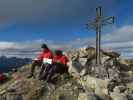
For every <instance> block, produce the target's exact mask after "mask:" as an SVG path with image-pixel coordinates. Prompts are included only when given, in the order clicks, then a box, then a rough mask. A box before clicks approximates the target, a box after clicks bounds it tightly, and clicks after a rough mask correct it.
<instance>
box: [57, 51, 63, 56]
mask: <svg viewBox="0 0 133 100" xmlns="http://www.w3.org/2000/svg"><path fill="white" fill-rule="evenodd" d="M55 55H57V56H61V55H63V52H62V50H55Z"/></svg>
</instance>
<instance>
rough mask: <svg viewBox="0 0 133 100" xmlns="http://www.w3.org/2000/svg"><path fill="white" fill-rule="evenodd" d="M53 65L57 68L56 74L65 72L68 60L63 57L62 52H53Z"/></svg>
mask: <svg viewBox="0 0 133 100" xmlns="http://www.w3.org/2000/svg"><path fill="white" fill-rule="evenodd" d="M53 63H54V64H56V65H58V66H59V67H58V68H57V69H58V72H61V73H64V72H67V69H68V67H67V63H68V58H67V57H66V56H65V55H63V52H62V50H56V51H55V55H54V57H53Z"/></svg>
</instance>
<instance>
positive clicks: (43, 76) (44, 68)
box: [39, 64, 51, 80]
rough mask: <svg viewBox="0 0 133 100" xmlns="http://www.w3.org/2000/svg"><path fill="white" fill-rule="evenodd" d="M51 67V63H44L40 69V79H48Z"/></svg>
mask: <svg viewBox="0 0 133 100" xmlns="http://www.w3.org/2000/svg"><path fill="white" fill-rule="evenodd" d="M50 67H51V65H50V64H43V66H42V68H41V71H40V75H39V76H40V77H39V79H40V80H42V79H43V80H45V79H46V77H47V75H48V72H49V70H50Z"/></svg>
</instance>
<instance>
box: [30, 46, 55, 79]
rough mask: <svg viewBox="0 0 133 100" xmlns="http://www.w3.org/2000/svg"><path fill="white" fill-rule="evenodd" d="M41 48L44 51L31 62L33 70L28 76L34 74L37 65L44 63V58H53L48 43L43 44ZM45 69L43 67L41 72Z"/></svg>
mask: <svg viewBox="0 0 133 100" xmlns="http://www.w3.org/2000/svg"><path fill="white" fill-rule="evenodd" d="M41 48H42V49H43V50H42V52H41V53H40V54H39V55H38V57H37V58H36V59H35V60H34V61H33V62H32V64H31V72H30V75H29V76H28V78H30V77H32V76H33V74H34V70H35V67H36V66H41V65H42V63H43V59H53V53H52V51H51V50H50V49H49V48H48V46H47V45H46V44H42V46H41ZM43 70H44V68H42V69H41V72H40V74H42V72H43Z"/></svg>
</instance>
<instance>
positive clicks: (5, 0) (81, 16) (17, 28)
mask: <svg viewBox="0 0 133 100" xmlns="http://www.w3.org/2000/svg"><path fill="white" fill-rule="evenodd" d="M132 4H133V1H132V0H0V7H1V9H0V48H1V55H2V54H3V55H4V54H6V53H3V51H4V50H7V52H8V53H9V51H10V50H9V49H15V50H14V52H13V53H12V52H11V54H14V53H15V54H16V52H18V51H17V50H18V49H19V48H20V47H19V46H18V45H20V44H21V46H23V47H25V48H23V49H26V50H29V47H30V46H29V44H31V43H34V44H36V45H38V44H41V43H42V42H46V43H48V44H51V45H52V46H55V45H56V46H57V47H60V46H63V47H64V45H66V46H67V47H73V46H74V45H81V46H82V45H89V44H90V45H91V44H93V45H94V44H95V43H94V42H95V31H93V30H91V29H90V30H87V29H86V26H85V24H87V22H88V21H89V20H93V19H94V18H95V8H96V7H97V6H102V7H103V11H104V12H103V15H104V16H105V18H106V17H108V16H115V24H114V25H109V26H106V27H104V28H103V29H102V35H103V38H102V41H103V44H102V45H103V47H104V45H105V47H106V48H108V47H109V48H110V49H113V50H116V51H119V52H120V53H122V54H123V55H127V51H128V50H129V49H128V48H129V47H130V48H131V47H132V44H131V45H130V46H128V47H125V48H124V47H123V48H124V50H125V49H128V50H127V51H126V52H125V51H123V49H120V48H119V47H118V48H116V47H117V46H116V47H114V44H112V43H115V45H116V44H118V43H119V44H120V43H123V42H124V43H128V42H132V38H131V37H133V35H132V32H133V30H132V28H133V20H132V18H133V13H132V11H133V6H132ZM128 30H130V31H128ZM126 32H127V33H128V34H127V35H128V36H127V37H126V38H125V39H124V34H126ZM114 33H115V34H114ZM115 35H116V37H118V38H116V37H115ZM119 35H120V36H121V38H119ZM122 36H123V37H122ZM114 38H116V39H114ZM68 44H72V45H71V46H68ZM119 44H118V45H119ZM28 46H29V47H28ZM35 47H39V46H35ZM35 47H34V46H33V48H35ZM16 48H17V50H16ZM30 48H32V47H30ZM3 49H4V50H3ZM132 51H133V50H130V54H131V53H132ZM19 52H20V51H19ZM130 54H128V55H130ZM131 57H132V56H131Z"/></svg>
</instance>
